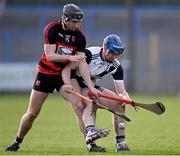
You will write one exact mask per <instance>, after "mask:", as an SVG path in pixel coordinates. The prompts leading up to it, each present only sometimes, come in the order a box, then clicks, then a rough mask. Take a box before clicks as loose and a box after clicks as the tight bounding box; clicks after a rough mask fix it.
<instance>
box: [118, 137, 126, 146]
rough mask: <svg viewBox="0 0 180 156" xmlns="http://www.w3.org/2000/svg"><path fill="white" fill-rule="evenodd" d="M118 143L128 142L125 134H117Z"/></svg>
mask: <svg viewBox="0 0 180 156" xmlns="http://www.w3.org/2000/svg"><path fill="white" fill-rule="evenodd" d="M116 143H117V144H121V145H123V144H125V143H126V142H125V136H124V135H122V136H116Z"/></svg>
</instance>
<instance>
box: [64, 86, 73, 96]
mask: <svg viewBox="0 0 180 156" xmlns="http://www.w3.org/2000/svg"><path fill="white" fill-rule="evenodd" d="M62 89H63V91H65V92H66V93H69V94H71V93H72V91H74V89H73V86H72V85H70V84H65V85H63V86H62Z"/></svg>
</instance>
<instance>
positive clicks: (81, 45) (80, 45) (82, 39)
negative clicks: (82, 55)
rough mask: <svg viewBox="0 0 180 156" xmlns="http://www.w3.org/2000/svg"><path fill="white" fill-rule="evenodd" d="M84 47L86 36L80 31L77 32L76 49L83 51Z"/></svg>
mask: <svg viewBox="0 0 180 156" xmlns="http://www.w3.org/2000/svg"><path fill="white" fill-rule="evenodd" d="M85 47H86V38H85V36H84V35H83V34H82V33H79V36H78V40H77V51H80V52H84V51H85Z"/></svg>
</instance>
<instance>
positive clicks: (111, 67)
mask: <svg viewBox="0 0 180 156" xmlns="http://www.w3.org/2000/svg"><path fill="white" fill-rule="evenodd" d="M123 52H124V45H123V43H122V42H121V39H120V37H119V36H117V35H108V36H107V37H106V38H105V39H104V41H103V47H89V48H87V49H86V57H87V58H86V61H87V63H88V65H89V72H90V76H91V79H92V81H93V82H94V85H95V88H97V89H99V90H100V91H101V92H102V93H104V94H109V95H115V93H114V92H112V91H111V90H108V89H105V88H103V87H101V86H99V85H97V81H98V80H99V79H102V78H103V77H104V76H106V75H108V74H111V75H112V78H113V81H114V85H115V88H116V92H117V94H118V95H119V96H121V97H122V96H123V98H127V99H130V97H129V95H128V93H127V91H126V89H125V85H124V80H123V68H122V66H121V64H120V62H119V60H118V58H119V57H120V56H121V54H122V53H123ZM75 68H77V67H76V64H70V65H69V66H67V67H65V69H64V70H63V72H62V73H63V74H62V77H63V80H64V82H65V84H70V79H69V77H70V76H69V74H70V70H72V69H75ZM67 78H68V79H67ZM77 81H78V83H79V86H80V88H81V91H82V94H84V95H87V93H88V88H87V84H86V82H85V81H84V80H83V78H82V77H81V75H80V73H79V71H77ZM64 89H65V90H66V89H67V90H68V91H69V92H70V90H71V89H74V90H76V88H71V87H69V88H68V87H67V88H66V86H64ZM96 100H97V101H98V102H99V103H100V104H101V105H104V106H106V107H108V108H111V110H120V111H121V113H122V114H125V107H124V106H122V105H121V104H119V103H118V102H117V101H113V100H109V99H104V98H101V97H96ZM83 102H84V103H86V104H85V105H86V107H85V109H84V112H83V121H84V124H85V127H86V131H87V135H86V141H87V140H89V139H91V135H92V134H93V132H94V131H95V116H96V109H97V106H96V105H94V104H92V103H87V101H83ZM125 125H126V124H125V120H124V119H122V118H120V117H117V116H116V115H114V128H115V132H116V147H117V148H116V149H117V151H130V148H129V147H128V146H127V144H126V140H125ZM88 148H89V147H88Z"/></svg>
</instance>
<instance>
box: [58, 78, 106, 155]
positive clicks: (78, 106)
mask: <svg viewBox="0 0 180 156" xmlns="http://www.w3.org/2000/svg"><path fill="white" fill-rule="evenodd" d="M71 84H72V86H73V88H74V90H76V91H77V92H78V93H81V91H80V87H79V84H78V82H77V80H75V79H72V80H71ZM59 93H60V94H61V95H62V96H63V97H64V98H65V100H67V101H68V102H70V103H71V106H72V108H73V110H74V112H75V114H76V118H77V123H78V126H79V128H80V130H81V132H82V134H83V136H84V137H86V131H85V126H84V122H83V120H82V115H83V111H84V108H85V104H84V102H83V101H82V99H81V98H79V97H78V96H75V95H73V94H68V93H66V92H65V91H64V90H63V88H62V87H61V89H60V91H59ZM86 144H87V149H88V150H89V151H90V152H105V148H103V147H100V146H97V145H96V144H95V142H89V143H86Z"/></svg>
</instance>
